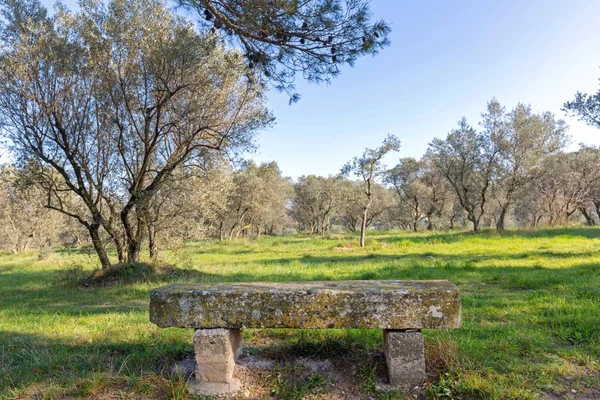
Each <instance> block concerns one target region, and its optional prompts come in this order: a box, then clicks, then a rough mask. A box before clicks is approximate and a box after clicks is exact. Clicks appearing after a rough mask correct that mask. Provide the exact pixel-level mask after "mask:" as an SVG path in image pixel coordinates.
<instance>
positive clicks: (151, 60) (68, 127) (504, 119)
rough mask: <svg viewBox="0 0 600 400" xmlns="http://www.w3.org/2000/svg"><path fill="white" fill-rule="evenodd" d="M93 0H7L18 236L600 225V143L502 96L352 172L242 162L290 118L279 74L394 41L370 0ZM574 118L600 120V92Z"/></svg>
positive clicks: (154, 248) (132, 251)
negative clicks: (283, 107)
mask: <svg viewBox="0 0 600 400" xmlns="http://www.w3.org/2000/svg"><path fill="white" fill-rule="evenodd" d="M178 4H179V5H181V6H183V7H187V8H189V9H190V10H192V11H195V12H197V13H198V14H199V15H200V16H202V21H203V22H202V26H201V27H200V28H198V27H197V26H195V25H194V24H192V23H191V22H190V21H189V20H187V19H184V18H181V17H179V16H176V15H175V14H173V13H172V11H171V9H170V8H169V5H168V4H167V3H166V2H164V1H163V0H147V1H143V2H140V1H137V0H110V1H107V2H106V3H103V2H97V1H88V0H83V1H81V3H80V10H79V11H78V12H76V13H74V12H71V11H70V10H68V9H67V8H66V7H65V6H63V5H61V4H58V5H57V6H56V7H55V12H54V14H53V15H49V14H48V13H47V11H46V9H45V8H44V7H42V6H41V4H40V3H39V1H38V0H0V41H1V42H2V48H1V51H0V134H1V136H2V139H3V141H4V148H5V149H7V150H8V151H9V152H10V155H11V160H12V161H13V165H10V166H3V167H1V169H0V185H1V189H2V190H1V192H0V225H1V229H0V245H1V246H2V247H3V248H6V249H8V250H11V251H13V252H19V251H24V250H27V249H30V248H44V247H49V246H52V245H56V244H65V245H66V244H84V243H87V244H89V245H91V247H92V248H93V249H94V251H95V253H96V254H97V256H98V259H99V261H100V264H101V265H102V267H103V268H106V267H108V266H110V264H111V262H113V261H111V256H109V254H110V251H109V250H113V249H114V253H115V255H116V256H115V257H112V258H113V259H115V258H116V261H117V262H119V263H123V262H137V261H138V260H139V259H140V254H141V252H142V250H143V249H146V248H147V249H148V253H149V256H150V257H151V258H152V259H156V258H157V257H158V254H159V251H160V249H164V248H166V247H169V246H170V244H171V243H173V241H181V240H183V239H186V238H192V239H200V238H205V237H215V238H219V239H220V240H232V239H235V238H239V237H243V236H253V237H256V236H260V235H263V234H281V233H287V232H308V233H313V234H324V233H326V232H328V231H334V230H344V231H351V232H354V231H360V233H361V234H360V243H361V246H364V245H365V235H366V232H367V231H368V229H391V228H399V229H412V230H414V231H416V230H419V229H449V228H450V229H451V228H454V227H456V226H462V227H467V226H469V227H472V228H473V229H474V230H479V229H481V228H482V227H495V228H496V229H498V230H503V229H505V228H506V227H507V226H538V225H541V224H547V225H557V224H565V223H569V222H572V221H578V220H582V221H585V222H586V223H587V224H589V225H594V224H596V223H598V222H600V190H598V181H599V180H600V150H599V149H597V148H594V147H589V146H581V148H580V150H578V151H576V152H571V153H567V152H565V146H566V144H567V143H568V135H567V126H566V125H565V123H564V122H563V121H562V120H560V119H556V118H555V116H554V115H553V114H552V113H549V112H544V113H536V112H534V111H533V110H532V109H531V107H530V106H528V105H524V104H517V105H516V106H515V107H514V108H513V109H511V110H507V109H505V108H504V107H503V106H502V105H501V104H500V103H499V102H498V101H497V100H495V99H492V100H491V101H490V102H489V103H488V105H487V108H486V110H485V111H484V113H483V114H482V118H481V122H480V123H479V126H478V127H475V126H472V125H470V124H469V123H468V121H467V120H466V119H464V118H463V119H461V120H460V121H459V123H458V126H457V127H456V128H455V129H453V130H451V131H450V133H449V134H448V135H447V136H446V138H445V139H434V140H433V141H432V142H431V143H430V145H429V148H428V150H427V152H426V153H425V155H424V156H423V157H422V158H421V159H418V160H417V159H414V158H404V159H401V160H399V162H398V163H397V165H395V166H393V167H391V168H388V167H387V166H385V165H384V164H383V163H382V160H383V158H384V157H385V156H386V155H389V154H390V153H391V152H394V151H397V150H398V149H399V148H400V141H399V140H398V138H396V137H395V136H393V135H390V136H388V137H387V138H386V139H385V140H384V141H383V143H382V144H381V146H379V147H377V148H375V149H365V151H364V152H363V153H362V154H361V155H360V156H357V157H355V158H353V159H352V160H350V161H349V162H348V163H347V164H346V165H344V166H343V167H342V168H341V170H340V173H339V174H337V175H335V176H329V177H320V176H314V175H310V176H302V177H300V178H299V179H298V180H297V181H296V182H293V181H291V180H290V179H288V178H286V177H284V176H283V175H282V173H281V171H280V170H279V168H278V166H277V164H276V163H275V162H271V163H264V164H261V165H256V164H255V163H253V162H250V161H247V162H243V163H241V164H240V163H239V160H240V157H241V156H242V155H243V154H244V153H246V152H247V151H248V150H250V149H251V148H252V147H253V139H254V136H255V133H256V132H257V131H258V130H260V129H264V128H266V127H268V126H270V125H271V123H272V121H273V116H272V115H271V114H270V113H269V111H268V110H267V109H266V107H265V93H266V90H267V86H268V85H269V84H271V85H273V86H274V87H275V88H277V89H280V90H283V91H285V92H286V93H288V94H289V95H290V100H291V101H296V100H297V99H298V95H297V93H295V90H294V86H293V82H294V77H295V74H296V73H302V74H303V75H304V77H305V78H306V79H308V80H309V81H314V82H321V81H327V80H329V79H330V78H332V77H335V76H336V75H337V74H339V72H340V66H341V65H342V64H344V63H347V64H352V63H353V62H354V61H355V60H356V59H357V58H358V57H360V56H362V55H365V54H375V53H377V51H378V50H379V49H381V48H383V47H385V46H386V45H387V44H388V43H389V42H388V40H387V34H388V33H389V28H388V27H387V25H386V24H385V22H381V21H380V22H376V23H371V22H370V20H369V8H368V3H367V2H365V1H363V0H309V1H306V2H302V3H297V2H285V1H284V2H271V1H256V2H238V1H235V0H230V1H229V0H224V1H219V2H215V1H210V0H180V1H179V2H178ZM565 111H567V112H569V113H572V114H573V115H576V116H578V117H579V118H581V119H582V120H584V121H585V122H587V123H588V124H590V125H593V126H597V127H600V92H599V93H598V94H596V95H586V94H582V93H577V95H576V97H575V99H574V100H573V101H571V102H567V103H566V104H565Z"/></svg>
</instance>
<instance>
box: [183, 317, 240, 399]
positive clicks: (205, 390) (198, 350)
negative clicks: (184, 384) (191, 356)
mask: <svg viewBox="0 0 600 400" xmlns="http://www.w3.org/2000/svg"><path fill="white" fill-rule="evenodd" d="M194 352H195V355H196V386H195V388H194V389H195V391H196V392H198V393H199V394H201V395H204V396H215V395H219V394H227V393H232V392H235V391H237V390H239V389H240V387H241V384H240V382H239V381H238V380H237V379H234V378H233V369H234V368H235V361H236V360H237V359H238V357H239V356H240V355H241V354H242V336H241V334H240V330H239V329H221V328H219V329H198V330H197V331H196V333H195V334H194Z"/></svg>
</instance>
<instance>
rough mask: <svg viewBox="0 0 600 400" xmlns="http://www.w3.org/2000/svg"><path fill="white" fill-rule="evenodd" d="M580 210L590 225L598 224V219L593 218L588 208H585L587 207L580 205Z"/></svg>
mask: <svg viewBox="0 0 600 400" xmlns="http://www.w3.org/2000/svg"><path fill="white" fill-rule="evenodd" d="M579 211H581V213H582V214H583V216H584V217H585V221H586V223H587V224H588V226H594V225H596V221H594V218H592V216H591V215H590V214H589V213H588V212H587V210H586V209H585V207H580V208H579Z"/></svg>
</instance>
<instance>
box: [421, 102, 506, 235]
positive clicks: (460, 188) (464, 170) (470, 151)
mask: <svg viewBox="0 0 600 400" xmlns="http://www.w3.org/2000/svg"><path fill="white" fill-rule="evenodd" d="M503 114H504V110H503V109H502V107H501V106H500V105H499V104H498V103H497V102H495V101H493V100H492V101H491V102H490V103H488V109H487V113H485V114H483V115H482V117H483V121H482V123H481V125H482V128H483V129H482V131H481V132H477V131H476V130H475V129H474V128H473V127H471V126H470V125H469V124H468V123H467V120H466V118H462V119H461V120H460V121H459V123H458V128H457V129H454V130H452V131H451V132H450V133H449V134H448V136H447V137H446V139H445V140H441V139H437V138H436V139H434V140H433V141H432V142H431V143H430V144H429V149H428V151H427V152H428V154H427V156H428V157H429V158H431V159H432V160H433V162H434V163H435V166H436V168H437V169H438V171H440V173H441V174H442V175H443V176H444V177H445V178H446V179H447V181H448V183H449V184H450V186H451V187H452V188H453V189H454V192H455V194H456V197H457V200H458V203H459V204H460V205H461V207H462V208H463V209H464V210H465V212H466V213H467V218H468V219H469V221H471V223H472V224H473V230H475V231H477V230H479V227H480V223H481V219H482V217H483V215H484V214H485V211H486V204H487V202H488V200H489V196H490V188H491V185H492V180H493V179H494V177H495V174H496V173H497V167H498V161H499V158H500V147H499V146H498V141H497V137H498V136H500V135H501V134H502V130H503V129H504V124H503V120H502V118H503Z"/></svg>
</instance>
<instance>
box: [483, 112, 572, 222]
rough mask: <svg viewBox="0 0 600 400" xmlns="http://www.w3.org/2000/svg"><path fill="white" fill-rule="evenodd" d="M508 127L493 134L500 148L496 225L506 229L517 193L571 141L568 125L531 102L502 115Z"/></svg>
mask: <svg viewBox="0 0 600 400" xmlns="http://www.w3.org/2000/svg"><path fill="white" fill-rule="evenodd" d="M502 119H503V121H502V123H503V124H504V128H503V129H500V130H498V131H499V134H498V135H497V136H495V137H494V138H493V140H495V141H497V143H498V147H499V148H500V158H499V162H498V173H497V179H496V180H495V182H494V197H495V199H496V200H497V202H498V208H499V216H498V219H497V222H496V228H497V229H498V230H503V229H504V226H505V219H506V215H507V212H508V210H509V208H510V207H511V206H512V204H513V202H514V200H515V196H516V195H517V194H518V192H519V191H520V190H521V189H522V188H523V187H524V186H525V185H527V184H528V183H529V182H531V181H532V180H535V179H536V178H537V177H538V176H540V174H541V173H542V164H543V162H544V160H545V159H546V158H547V157H550V156H552V155H553V154H557V153H558V152H559V151H560V150H561V149H562V148H564V146H565V144H566V142H567V135H566V130H567V126H566V124H565V123H564V121H562V120H556V119H555V117H554V115H553V114H552V113H551V112H544V113H542V114H537V113H534V112H533V111H532V110H531V106H528V105H524V104H521V103H519V104H517V106H516V107H515V108H514V109H512V110H511V111H510V112H509V113H506V114H505V115H504V117H503V118H502Z"/></svg>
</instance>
